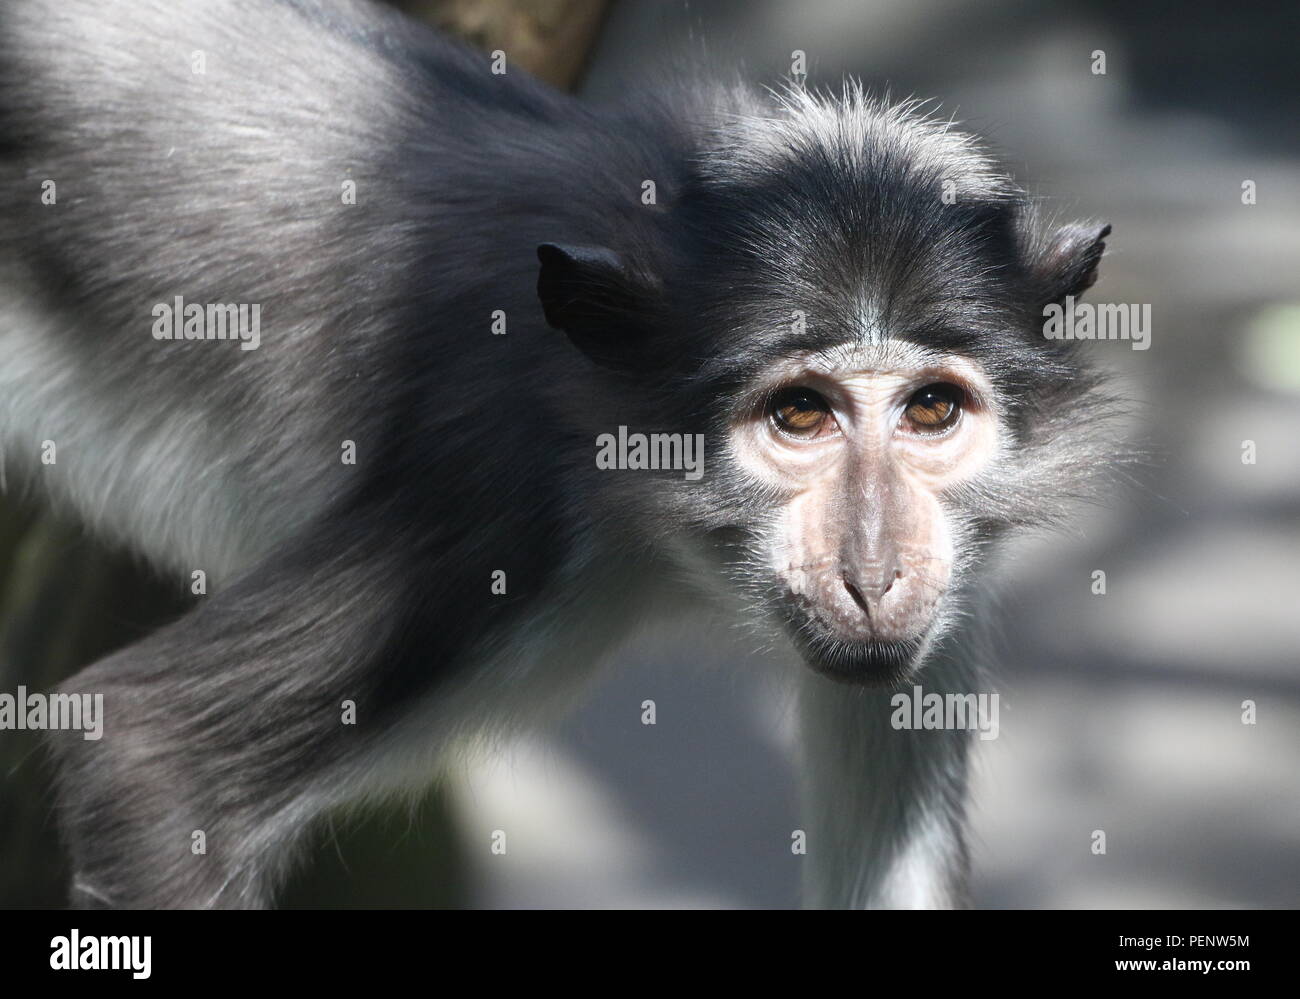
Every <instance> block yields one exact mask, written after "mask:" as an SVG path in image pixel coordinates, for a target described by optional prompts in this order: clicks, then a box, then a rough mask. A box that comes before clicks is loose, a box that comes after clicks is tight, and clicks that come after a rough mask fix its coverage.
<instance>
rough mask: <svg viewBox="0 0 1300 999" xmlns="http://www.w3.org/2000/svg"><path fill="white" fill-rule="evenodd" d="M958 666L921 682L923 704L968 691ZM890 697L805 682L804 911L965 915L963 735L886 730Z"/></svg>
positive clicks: (932, 670) (936, 669) (929, 673)
mask: <svg viewBox="0 0 1300 999" xmlns="http://www.w3.org/2000/svg"><path fill="white" fill-rule="evenodd" d="M965 674H966V670H964V669H963V668H962V667H961V665H960V664H957V663H954V662H951V661H948V660H945V659H939V660H936V661H935V662H932V663H931V664H930V665H928V666H927V667H926V669H925V670H924V671H923V672H922V674H921V676H920V678H919V679H918V681H917V682H918V683H920V684H921V685H922V686H923V688H924V690H925V692H926V693H930V692H931V691H934V692H938V693H941V694H942V693H947V692H949V691H952V692H964V691H970V690H971V689H972V686H971V681H970V680H968V679H965ZM895 693H896V691H895V690H893V689H889V688H883V689H878V688H863V687H848V686H845V685H843V684H839V683H835V682H834V681H831V680H827V679H825V678H824V677H821V676H818V675H816V674H812V673H807V675H806V676H804V677H803V679H802V680H801V690H800V698H799V724H800V743H801V756H802V759H801V767H800V770H801V773H802V774H803V803H804V814H805V816H806V823H807V830H806V831H807V833H808V847H807V848H808V857H807V861H808V866H807V868H806V869H805V878H804V898H805V904H806V905H808V906H810V907H814V908H907V909H912V908H947V907H953V906H962V905H965V904H967V898H966V877H967V853H966V844H965V841H964V835H963V813H964V810H965V801H964V789H965V784H966V769H967V754H968V750H969V747H970V734H969V733H968V732H964V731H951V730H946V729H945V730H934V731H903V730H896V729H894V728H893V727H892V726H891V724H890V716H891V714H892V713H893V712H894V708H893V707H891V705H890V698H891V697H892V696H893V695H894V694H895Z"/></svg>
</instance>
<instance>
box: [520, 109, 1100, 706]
mask: <svg viewBox="0 0 1300 999" xmlns="http://www.w3.org/2000/svg"><path fill="white" fill-rule="evenodd" d="M669 180H670V181H671V182H666V183H664V184H661V185H660V188H659V194H658V202H659V204H658V205H657V206H654V207H647V208H645V212H646V213H647V214H646V221H647V222H648V223H649V225H646V226H644V227H641V228H636V229H634V230H633V232H634V238H632V239H628V238H627V236H626V234H625V235H624V238H622V239H621V240H620V238H619V235H618V234H617V233H614V232H611V233H610V234H609V239H608V241H607V242H608V244H609V245H605V244H604V243H602V244H601V245H599V246H595V247H593V246H590V245H586V246H581V247H576V246H571V245H568V246H566V245H553V244H548V245H546V246H543V247H542V248H541V249H540V251H539V256H540V258H541V262H542V270H541V278H540V281H539V292H540V295H541V298H542V302H543V305H544V307H545V310H546V316H547V320H548V322H549V323H550V324H551V325H552V326H555V327H557V328H560V329H563V330H564V331H565V332H566V333H568V335H569V337H570V338H571V339H572V340H573V341H574V343H575V344H577V345H578V346H579V347H580V348H581V349H582V350H583V351H584V352H585V353H586V354H587V355H588V357H589V358H590V359H591V360H593V361H594V362H596V363H595V364H593V365H589V366H586V368H585V370H587V372H588V375H589V377H590V379H591V381H590V382H589V383H588V384H587V386H586V388H585V390H587V391H591V392H593V393H594V394H595V395H596V396H597V397H601V398H603V399H604V400H605V406H604V408H603V410H602V419H603V420H604V421H605V422H604V426H605V429H606V430H612V429H613V428H614V427H615V426H616V425H624V426H627V427H628V428H629V431H635V430H638V429H640V430H644V431H646V432H665V433H678V434H692V433H703V434H704V442H705V466H704V471H705V474H704V476H703V477H702V478H701V479H700V480H699V481H690V480H687V479H686V478H685V477H683V476H682V474H681V473H680V472H676V473H674V472H672V471H665V470H660V471H657V472H649V473H647V472H641V473H640V474H639V475H638V474H637V473H636V472H634V471H629V472H625V473H622V474H621V475H620V476H613V477H611V478H610V480H609V481H610V482H611V483H614V484H615V485H614V488H615V491H616V495H617V496H618V501H617V504H616V505H618V506H621V507H622V508H626V509H637V510H639V511H641V512H645V508H646V506H647V505H648V506H649V507H651V512H652V513H653V515H654V516H656V517H657V518H658V520H657V521H655V522H656V523H660V524H662V525H663V533H664V536H665V538H670V537H680V536H682V535H686V536H690V537H691V538H693V539H694V540H695V541H696V542H698V543H699V544H698V545H697V550H703V551H705V552H707V553H708V554H709V555H710V556H711V560H712V562H713V564H714V565H716V566H718V567H720V568H721V569H722V571H723V572H724V573H725V575H726V577H727V578H728V579H729V580H730V581H731V583H732V584H734V586H735V587H736V589H737V592H738V593H739V594H740V595H741V596H742V598H743V599H744V600H745V602H746V605H747V606H749V607H751V608H752V607H755V606H757V607H760V608H762V610H763V617H764V618H765V619H766V620H767V621H770V622H774V623H777V624H779V625H780V626H781V627H783V629H784V630H785V631H786V633H787V634H788V635H789V637H790V638H791V639H792V640H793V641H794V643H795V645H796V646H797V647H798V648H799V649H800V651H801V652H802V654H803V656H804V658H805V660H806V661H807V662H808V664H809V665H810V666H811V667H812V668H813V669H815V670H817V671H819V672H821V673H824V674H826V675H828V676H831V677H833V678H835V679H838V680H843V681H847V682H856V683H868V682H874V683H895V682H898V681H900V680H903V679H906V678H908V677H910V676H911V675H912V673H913V672H914V671H915V669H917V668H918V667H919V666H920V664H921V663H922V662H923V661H924V659H925V657H926V655H927V652H928V651H929V650H930V649H932V648H933V647H934V646H935V643H936V642H937V641H938V640H939V639H940V638H941V637H942V635H943V634H944V632H945V631H946V630H947V628H948V627H949V626H950V624H951V623H952V622H953V620H954V619H955V617H956V616H957V615H958V614H959V613H960V612H961V610H962V605H963V597H964V596H966V595H969V593H970V591H971V589H972V587H975V586H978V581H977V580H976V579H975V578H974V577H973V576H972V573H971V570H972V569H973V568H974V567H975V566H976V565H977V564H978V563H979V562H980V561H981V558H982V557H983V555H984V554H985V552H986V551H987V549H988V548H989V546H990V543H991V542H993V541H994V540H995V539H996V538H998V537H999V536H1000V535H1001V534H1003V533H1004V532H1005V530H1006V528H1008V527H1010V526H1015V525H1027V524H1034V523H1039V522H1043V521H1046V520H1050V519H1052V517H1053V515H1054V514H1056V513H1057V511H1058V509H1059V507H1060V503H1061V501H1063V500H1067V499H1069V498H1071V496H1072V495H1074V494H1077V493H1078V492H1079V491H1080V489H1081V487H1083V486H1084V485H1085V484H1086V482H1087V480H1088V478H1089V473H1090V472H1091V471H1092V470H1093V469H1095V468H1096V467H1097V466H1098V465H1099V464H1100V462H1101V459H1102V458H1103V457H1104V455H1105V450H1106V447H1107V444H1106V441H1105V438H1104V436H1099V435H1097V434H1096V433H1095V432H1094V431H1095V430H1096V429H1097V427H1098V426H1099V425H1100V424H1099V422H1098V421H1099V412H1100V413H1101V414H1102V415H1104V413H1105V410H1106V408H1107V407H1106V400H1105V399H1104V397H1102V396H1101V395H1100V394H1099V393H1098V391H1097V379H1096V378H1095V377H1094V376H1093V375H1092V374H1091V373H1090V371H1089V369H1088V368H1087V367H1086V365H1085V363H1084V361H1083V359H1082V358H1081V356H1080V355H1079V353H1078V351H1077V350H1076V349H1075V348H1076V344H1075V342H1073V341H1063V340H1049V339H1047V338H1045V337H1044V335H1043V323H1044V319H1043V316H1044V312H1043V310H1044V307H1046V306H1047V305H1049V304H1053V303H1060V302H1062V301H1064V299H1065V298H1066V296H1070V295H1079V294H1081V293H1082V292H1083V291H1084V290H1085V289H1086V288H1087V287H1088V286H1089V285H1091V284H1092V282H1093V281H1094V280H1095V278H1096V270H1097V264H1098V261H1099V260H1100V257H1101V254H1102V251H1103V248H1104V244H1103V242H1102V240H1103V238H1104V237H1105V236H1106V235H1107V233H1108V232H1109V227H1108V226H1101V225H1085V224H1076V225H1068V226H1064V227H1060V228H1054V229H1053V228H1052V227H1047V226H1044V225H1042V224H1041V223H1040V222H1039V221H1038V220H1037V219H1036V217H1035V213H1034V212H1033V210H1032V207H1031V204H1030V202H1029V200H1028V198H1027V197H1026V196H1025V195H1024V193H1023V192H1022V191H1021V190H1020V189H1019V188H1017V187H1016V186H1015V185H1014V184H1013V183H1012V182H1011V181H1010V180H1009V179H1008V178H1007V177H1006V176H1005V175H1004V174H1003V173H1002V172H1000V171H999V170H998V169H997V168H996V167H995V166H994V165H993V163H992V162H991V161H990V160H989V159H988V158H987V157H986V156H985V155H984V154H983V153H982V152H981V151H980V150H979V149H978V147H977V146H976V145H975V144H974V143H973V142H972V141H971V140H970V139H969V137H967V136H964V135H960V134H959V133H956V132H955V131H953V130H951V129H950V128H948V127H947V126H946V125H945V124H944V123H939V122H934V121H932V120H927V119H924V118H921V117H918V116H917V115H916V113H915V109H914V108H912V107H903V108H891V107H888V106H885V105H882V104H878V103H875V102H873V101H871V100H869V99H867V98H865V97H864V96H863V95H862V94H861V92H860V91H859V90H858V89H856V88H851V89H850V91H849V93H848V94H847V95H846V96H845V97H844V99H843V100H840V101H827V100H823V99H818V98H815V97H811V96H809V95H807V94H805V93H804V92H802V91H793V92H791V93H790V94H788V95H786V96H785V97H784V98H783V99H782V100H781V101H780V103H779V106H778V107H777V108H776V109H775V111H773V110H772V109H767V110H765V111H763V112H761V113H755V114H754V115H753V116H752V117H749V116H744V115H739V116H735V117H733V118H730V119H728V121H727V124H725V125H723V126H719V127H718V128H717V129H716V130H714V131H713V132H712V133H711V135H710V139H709V141H708V143H707V153H706V154H705V155H702V156H698V157H696V158H694V159H693V160H692V165H691V168H690V170H689V171H687V173H686V174H685V175H683V176H682V177H680V178H675V179H674V178H670V179H669ZM665 187H666V188H667V190H666V191H665Z"/></svg>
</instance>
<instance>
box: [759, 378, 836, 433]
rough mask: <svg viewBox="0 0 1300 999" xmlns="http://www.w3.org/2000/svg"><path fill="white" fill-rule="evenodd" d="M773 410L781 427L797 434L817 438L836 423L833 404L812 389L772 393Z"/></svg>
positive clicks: (783, 390) (775, 419) (788, 389)
mask: <svg viewBox="0 0 1300 999" xmlns="http://www.w3.org/2000/svg"><path fill="white" fill-rule="evenodd" d="M769 412H770V413H771V414H772V422H773V423H774V424H776V426H777V428H778V429H780V430H783V431H785V433H787V434H790V435H791V436H794V437H816V436H818V435H819V434H821V433H824V432H828V431H830V430H832V429H834V426H835V420H834V418H833V417H832V416H831V407H830V405H829V404H828V403H827V402H826V400H825V399H823V398H822V397H821V396H820V395H819V394H817V393H816V392H814V391H813V390H812V389H807V388H785V389H781V391H779V392H777V393H776V394H775V395H774V396H772V401H771V403H770V405H769Z"/></svg>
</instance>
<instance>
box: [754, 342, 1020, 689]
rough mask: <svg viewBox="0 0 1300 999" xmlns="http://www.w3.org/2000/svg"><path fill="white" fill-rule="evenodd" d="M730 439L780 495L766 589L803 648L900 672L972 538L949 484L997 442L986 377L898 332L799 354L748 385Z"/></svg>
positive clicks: (871, 673)
mask: <svg viewBox="0 0 1300 999" xmlns="http://www.w3.org/2000/svg"><path fill="white" fill-rule="evenodd" d="M731 444H732V447H731V451H732V453H733V454H734V455H735V457H736V460H737V461H738V462H739V464H740V465H741V467H742V468H743V469H744V471H745V473H746V474H747V475H748V476H750V477H752V478H753V479H755V480H757V482H758V483H760V484H761V487H762V488H764V489H765V491H768V492H769V493H770V494H771V495H773V496H775V497H777V500H776V503H775V505H774V507H773V508H772V512H771V515H770V520H769V521H768V523H767V524H766V525H765V527H764V529H763V530H762V531H761V534H762V536H763V538H764V540H763V541H762V543H761V545H762V548H763V549H764V550H763V551H762V553H761V556H760V559H762V560H765V561H766V562H767V564H768V566H769V572H770V576H771V582H770V585H769V586H768V587H766V590H767V599H768V601H769V604H770V605H771V610H772V611H773V612H774V614H775V615H776V616H777V617H778V618H779V619H780V620H781V621H782V622H783V623H784V624H785V626H786V628H787V630H788V632H789V634H790V636H791V638H792V639H793V640H794V642H795V644H796V645H797V646H798V648H799V649H800V651H801V652H802V653H803V655H804V657H805V659H806V660H807V662H808V664H809V665H810V666H811V667H812V668H813V669H815V670H818V671H819V672H822V673H825V674H826V675H828V676H830V677H833V678H835V679H838V680H843V681H847V682H856V683H869V682H894V681H897V680H900V679H902V678H904V677H905V676H906V675H907V673H908V672H909V671H910V670H911V669H912V668H913V667H914V666H916V665H917V664H919V662H920V661H921V660H922V659H923V658H924V655H925V653H926V651H927V649H928V648H929V646H930V644H931V643H932V642H933V640H934V639H935V638H936V637H938V635H937V633H938V631H939V630H940V622H941V621H942V620H943V619H944V615H943V613H942V612H943V610H944V607H945V603H946V601H947V598H948V595H949V591H950V589H951V587H952V586H953V584H954V581H955V580H954V577H955V574H956V573H957V571H958V569H959V568H960V567H959V566H958V565H956V560H957V552H958V551H960V550H965V549H966V548H968V547H969V546H968V544H967V539H966V538H964V537H962V535H963V534H964V529H963V526H962V520H961V518H960V517H957V516H954V515H953V511H952V503H951V502H950V500H949V499H948V498H947V497H949V496H950V495H951V494H952V492H953V490H955V489H957V488H959V487H960V486H961V485H962V484H963V483H965V482H969V481H970V480H972V479H974V478H975V477H977V476H978V474H979V472H980V471H981V470H982V469H983V468H984V467H986V466H987V465H988V464H989V463H990V462H991V460H992V459H993V456H994V454H995V453H996V451H997V450H998V448H999V430H998V414H997V405H996V402H995V395H994V391H993V387H992V385H991V384H990V382H989V380H988V378H987V377H986V376H985V375H984V373H983V372H982V371H981V370H980V368H979V367H978V366H977V365H976V364H975V363H974V362H972V361H970V360H968V359H965V358H961V357H958V356H956V355H945V354H940V353H935V352H931V351H928V350H924V349H921V348H919V347H917V346H915V345H910V344H905V343H903V342H901V341H885V342H883V343H879V344H874V345H855V346H853V347H846V348H842V349H839V350H835V351H830V352H824V353H821V354H816V355H805V356H802V357H799V358H794V359H790V360H788V361H787V362H784V363H782V364H779V365H777V366H774V367H773V368H772V369H771V370H770V371H769V372H767V374H766V376H765V378H764V379H763V380H762V382H761V383H760V384H759V385H757V386H755V388H754V391H753V393H752V394H751V397H750V398H749V400H748V401H747V403H746V405H745V406H744V407H743V408H742V410H741V412H740V414H739V416H738V418H737V419H736V421H735V423H734V425H733V428H732V442H731Z"/></svg>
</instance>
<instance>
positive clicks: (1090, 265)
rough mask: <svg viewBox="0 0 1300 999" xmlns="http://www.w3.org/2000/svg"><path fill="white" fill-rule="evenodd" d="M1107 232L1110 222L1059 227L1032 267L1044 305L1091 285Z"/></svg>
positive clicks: (1079, 291)
mask: <svg viewBox="0 0 1300 999" xmlns="http://www.w3.org/2000/svg"><path fill="white" fill-rule="evenodd" d="M1109 235H1110V226H1109V225H1106V224H1102V223H1087V222H1074V223H1071V224H1070V225H1067V226H1062V227H1061V229H1060V231H1058V232H1057V233H1056V235H1055V236H1054V237H1053V238H1052V242H1051V245H1050V246H1049V247H1048V248H1047V251H1046V252H1045V253H1044V254H1043V256H1042V259H1041V261H1040V263H1039V264H1038V266H1037V267H1036V268H1035V270H1036V272H1037V274H1038V277H1039V281H1040V287H1041V288H1042V292H1041V297H1042V300H1043V304H1044V305H1046V304H1049V303H1052V302H1062V301H1064V299H1065V296H1066V295H1075V296H1078V295H1082V294H1083V293H1084V292H1085V291H1087V290H1088V289H1089V288H1091V287H1092V285H1093V283H1094V282H1095V281H1096V280H1097V267H1098V265H1099V264H1100V263H1101V255H1102V254H1103V253H1104V252H1105V251H1106V242H1105V240H1106V237H1107V236H1109Z"/></svg>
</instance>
